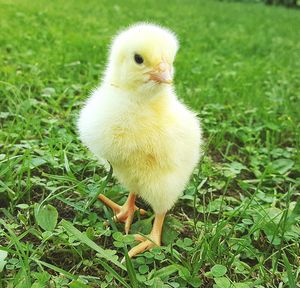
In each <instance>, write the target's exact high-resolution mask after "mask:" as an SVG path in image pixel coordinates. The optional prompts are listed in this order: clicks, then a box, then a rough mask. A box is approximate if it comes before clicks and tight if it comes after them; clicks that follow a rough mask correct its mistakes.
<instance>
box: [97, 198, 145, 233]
mask: <svg viewBox="0 0 300 288" xmlns="http://www.w3.org/2000/svg"><path fill="white" fill-rule="evenodd" d="M135 198H136V195H135V194H134V193H129V195H128V198H127V200H126V202H125V203H124V205H123V206H120V205H118V204H117V203H115V202H113V201H112V200H110V199H109V198H107V197H106V196H104V195H103V194H100V195H99V196H98V199H99V200H101V201H102V202H103V203H104V204H105V205H107V206H108V207H110V208H111V209H112V210H113V211H114V214H115V216H114V218H113V219H114V221H120V222H124V223H125V233H126V234H128V232H129V229H130V226H131V223H132V219H133V215H134V211H136V210H139V212H140V214H141V215H144V214H146V211H145V210H144V209H139V208H138V207H137V206H136V205H135Z"/></svg>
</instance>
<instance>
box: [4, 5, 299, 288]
mask: <svg viewBox="0 0 300 288" xmlns="http://www.w3.org/2000/svg"><path fill="white" fill-rule="evenodd" d="M0 11H1V17H0V27H1V33H0V63H1V65H0V103H1V112H0V125H1V130H0V149H1V150H0V163H1V168H0V207H1V208H0V209H1V210H0V217H1V218H0V246H1V247H0V287H17V288H26V287H35V288H36V287H73V288H74V287H75V288H76V287H213V286H214V287H217V288H227V287H239V288H244V287H274V288H275V287H299V283H300V280H299V275H300V268H299V267H300V258H299V251H300V250H299V249H300V247H299V246H300V245H299V242H300V218H299V215H300V201H299V195H300V192H299V186H300V181H299V179H300V161H299V158H300V155H299V151H300V150H299V133H298V132H299V129H300V127H299V123H300V121H299V120H300V119H299V118H300V117H299V109H300V101H299V100H300V78H299V75H300V57H299V55H300V41H299V39H300V29H299V23H300V14H299V11H297V10H288V9H284V8H280V7H267V6H264V5H262V4H250V3H236V2H234V3H231V2H219V1H166V0H164V1H163V0H162V1H155V2H150V1H149V2H148V1H136V0H130V1H126V4H125V1H124V2H117V1H58V0H56V1H37V0H35V1H20V0H17V1H8V0H0ZM142 20H148V21H154V22H156V23H160V24H163V25H166V26H168V27H170V28H171V29H172V30H174V31H175V32H176V33H177V34H178V36H179V38H180V42H181V50H180V51H179V53H178V57H177V60H176V71H177V74H176V83H175V86H176V90H177V92H178V95H180V97H181V98H182V100H183V101H184V102H186V103H187V104H188V105H190V106H191V107H192V108H193V109H194V110H195V111H197V112H198V113H199V116H200V117H201V118H202V123H203V129H204V136H205V139H206V145H205V147H204V150H205V155H204V157H203V159H202V161H201V163H200V165H199V167H198V169H197V170H196V171H195V173H194V175H193V177H192V179H191V182H190V185H189V186H188V187H187V189H186V191H185V193H184V195H183V196H182V197H181V198H180V200H179V201H178V203H177V204H176V206H175V207H174V208H173V209H172V210H171V211H170V212H169V214H168V217H167V221H166V223H165V225H164V235H163V244H164V245H163V246H162V247H161V248H156V249H153V251H152V252H146V253H144V254H143V255H141V256H139V257H138V258H136V259H133V260H132V261H129V259H128V258H127V257H126V255H127V254H126V253H127V250H128V249H129V248H130V246H132V245H134V242H133V239H132V237H131V236H126V237H125V236H124V235H123V234H122V233H123V226H122V225H119V224H114V223H111V224H112V228H107V227H105V226H104V225H103V222H104V220H107V219H108V218H109V217H110V215H111V212H110V211H109V210H108V209H106V208H105V207H103V205H102V204H101V203H98V202H97V201H96V202H95V201H94V199H95V197H96V195H97V194H98V193H100V192H104V193H106V194H107V195H109V196H110V197H111V198H113V199H115V200H116V201H118V202H120V203H122V201H124V200H125V198H126V195H127V192H126V191H125V190H124V189H123V188H122V187H120V185H118V183H116V181H115V180H113V179H111V178H106V174H107V173H106V172H105V171H104V170H103V169H102V168H101V167H100V165H99V164H98V163H97V162H96V160H94V158H93V157H92V155H91V154H89V153H88V151H87V150H86V149H85V148H84V147H83V146H82V144H81V143H80V142H79V140H78V137H77V135H76V129H75V122H76V117H77V115H78V111H79V109H80V107H81V106H82V104H83V101H84V99H85V98H86V97H87V95H88V93H89V91H90V90H91V89H92V88H93V87H95V86H96V85H97V83H98V82H99V78H100V75H101V73H102V71H103V69H104V66H105V61H106V57H107V47H108V44H109V41H110V39H111V37H112V35H114V34H115V33H116V31H118V30H119V29H120V28H121V27H124V26H126V25H128V24H130V23H134V22H137V21H142ZM139 205H140V206H142V207H145V204H144V203H142V202H139ZM148 209H149V208H148ZM149 210H150V209H149ZM152 217H153V216H152V213H151V212H150V213H149V214H148V215H147V217H142V218H140V219H139V218H138V217H136V218H135V224H134V225H133V227H132V232H141V233H147V232H148V231H149V229H150V226H151V220H152V219H153V218H152ZM121 232H122V233H121ZM124 256H125V259H126V261H125V263H124V264H121V263H120V261H121V259H122V258H123V257H124ZM297 283H298V284H297ZM297 285H298V286H297Z"/></svg>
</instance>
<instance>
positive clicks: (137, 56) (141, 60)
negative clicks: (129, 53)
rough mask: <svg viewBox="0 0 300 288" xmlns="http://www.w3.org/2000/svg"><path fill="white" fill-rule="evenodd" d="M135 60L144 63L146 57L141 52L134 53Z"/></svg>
mask: <svg viewBox="0 0 300 288" xmlns="http://www.w3.org/2000/svg"><path fill="white" fill-rule="evenodd" d="M134 61H135V62H136V63H137V64H142V63H143V62H144V59H143V57H142V56H141V55H139V54H134Z"/></svg>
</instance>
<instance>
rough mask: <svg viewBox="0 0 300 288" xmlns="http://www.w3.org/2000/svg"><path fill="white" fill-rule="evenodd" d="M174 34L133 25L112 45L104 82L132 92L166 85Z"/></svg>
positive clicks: (171, 71) (175, 47)
mask: <svg viewBox="0 0 300 288" xmlns="http://www.w3.org/2000/svg"><path fill="white" fill-rule="evenodd" d="M178 47H179V45H178V41H177V38H176V36H175V34H174V33H172V32H171V31H169V30H167V29H165V28H162V27H160V26H157V25H153V24H145V23H141V24H136V25H134V26H131V27H129V29H127V30H124V31H122V32H121V33H119V34H118V35H117V36H116V37H115V39H114V40H113V42H112V45H111V50H110V57H109V63H108V66H107V70H106V75H105V77H106V78H105V79H106V81H109V82H110V84H112V85H116V86H118V87H121V88H124V89H129V90H132V91H136V92H142V93H146V94H147V92H154V91H155V90H156V91H158V90H159V89H162V88H163V87H166V85H170V84H171V83H172V80H173V76H174V67H173V62H174V59H175V56H176V52H177V50H178Z"/></svg>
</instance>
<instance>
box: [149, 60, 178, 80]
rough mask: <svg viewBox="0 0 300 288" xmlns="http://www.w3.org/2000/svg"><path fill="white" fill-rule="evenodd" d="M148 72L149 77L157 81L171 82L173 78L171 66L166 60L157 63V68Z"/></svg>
mask: <svg viewBox="0 0 300 288" xmlns="http://www.w3.org/2000/svg"><path fill="white" fill-rule="evenodd" d="M149 74H150V79H151V80H153V81H156V82H158V83H166V84H171V83H172V80H173V75H172V67H171V66H170V65H169V64H168V63H166V62H161V63H160V64H158V66H157V68H156V69H155V70H153V71H152V72H150V73H149Z"/></svg>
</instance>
